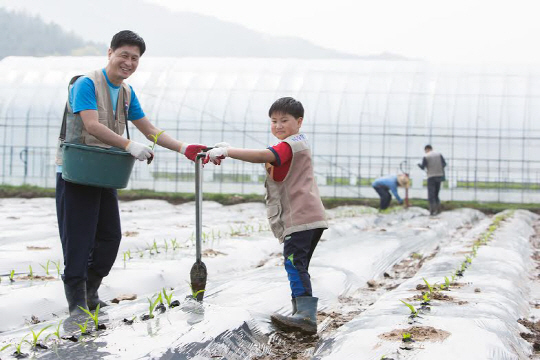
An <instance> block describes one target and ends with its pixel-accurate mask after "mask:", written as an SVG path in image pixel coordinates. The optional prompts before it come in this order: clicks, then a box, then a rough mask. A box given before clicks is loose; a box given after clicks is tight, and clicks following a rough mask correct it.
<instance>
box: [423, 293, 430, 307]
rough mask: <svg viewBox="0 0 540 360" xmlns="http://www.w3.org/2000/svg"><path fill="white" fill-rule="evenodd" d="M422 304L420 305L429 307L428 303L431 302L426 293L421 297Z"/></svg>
mask: <svg viewBox="0 0 540 360" xmlns="http://www.w3.org/2000/svg"><path fill="white" fill-rule="evenodd" d="M422 300H423V302H422V304H421V305H429V302H430V301H431V298H430V297H429V294H428V293H424V294H423V295H422Z"/></svg>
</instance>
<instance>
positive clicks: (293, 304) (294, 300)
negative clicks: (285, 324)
mask: <svg viewBox="0 0 540 360" xmlns="http://www.w3.org/2000/svg"><path fill="white" fill-rule="evenodd" d="M291 304H292V314H291V315H294V314H296V299H295V298H292V299H291Z"/></svg>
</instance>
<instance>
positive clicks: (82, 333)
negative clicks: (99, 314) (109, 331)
mask: <svg viewBox="0 0 540 360" xmlns="http://www.w3.org/2000/svg"><path fill="white" fill-rule="evenodd" d="M89 320H90V319H86V321H85V322H84V324H82V325H81V324H79V323H75V325H77V326H78V327H79V329H81V335H84V334H87V332H86V328H87V327H88V321H89Z"/></svg>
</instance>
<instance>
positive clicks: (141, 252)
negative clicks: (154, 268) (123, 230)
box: [139, 250, 144, 259]
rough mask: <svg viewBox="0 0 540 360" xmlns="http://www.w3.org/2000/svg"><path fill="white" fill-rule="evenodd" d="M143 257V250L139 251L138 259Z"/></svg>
mask: <svg viewBox="0 0 540 360" xmlns="http://www.w3.org/2000/svg"><path fill="white" fill-rule="evenodd" d="M143 256H144V251H143V250H139V257H140V258H141V259H142V258H143Z"/></svg>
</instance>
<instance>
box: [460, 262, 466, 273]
mask: <svg viewBox="0 0 540 360" xmlns="http://www.w3.org/2000/svg"><path fill="white" fill-rule="evenodd" d="M465 269H467V262H466V261H464V262H462V263H461V271H462V272H463V271H465Z"/></svg>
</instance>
